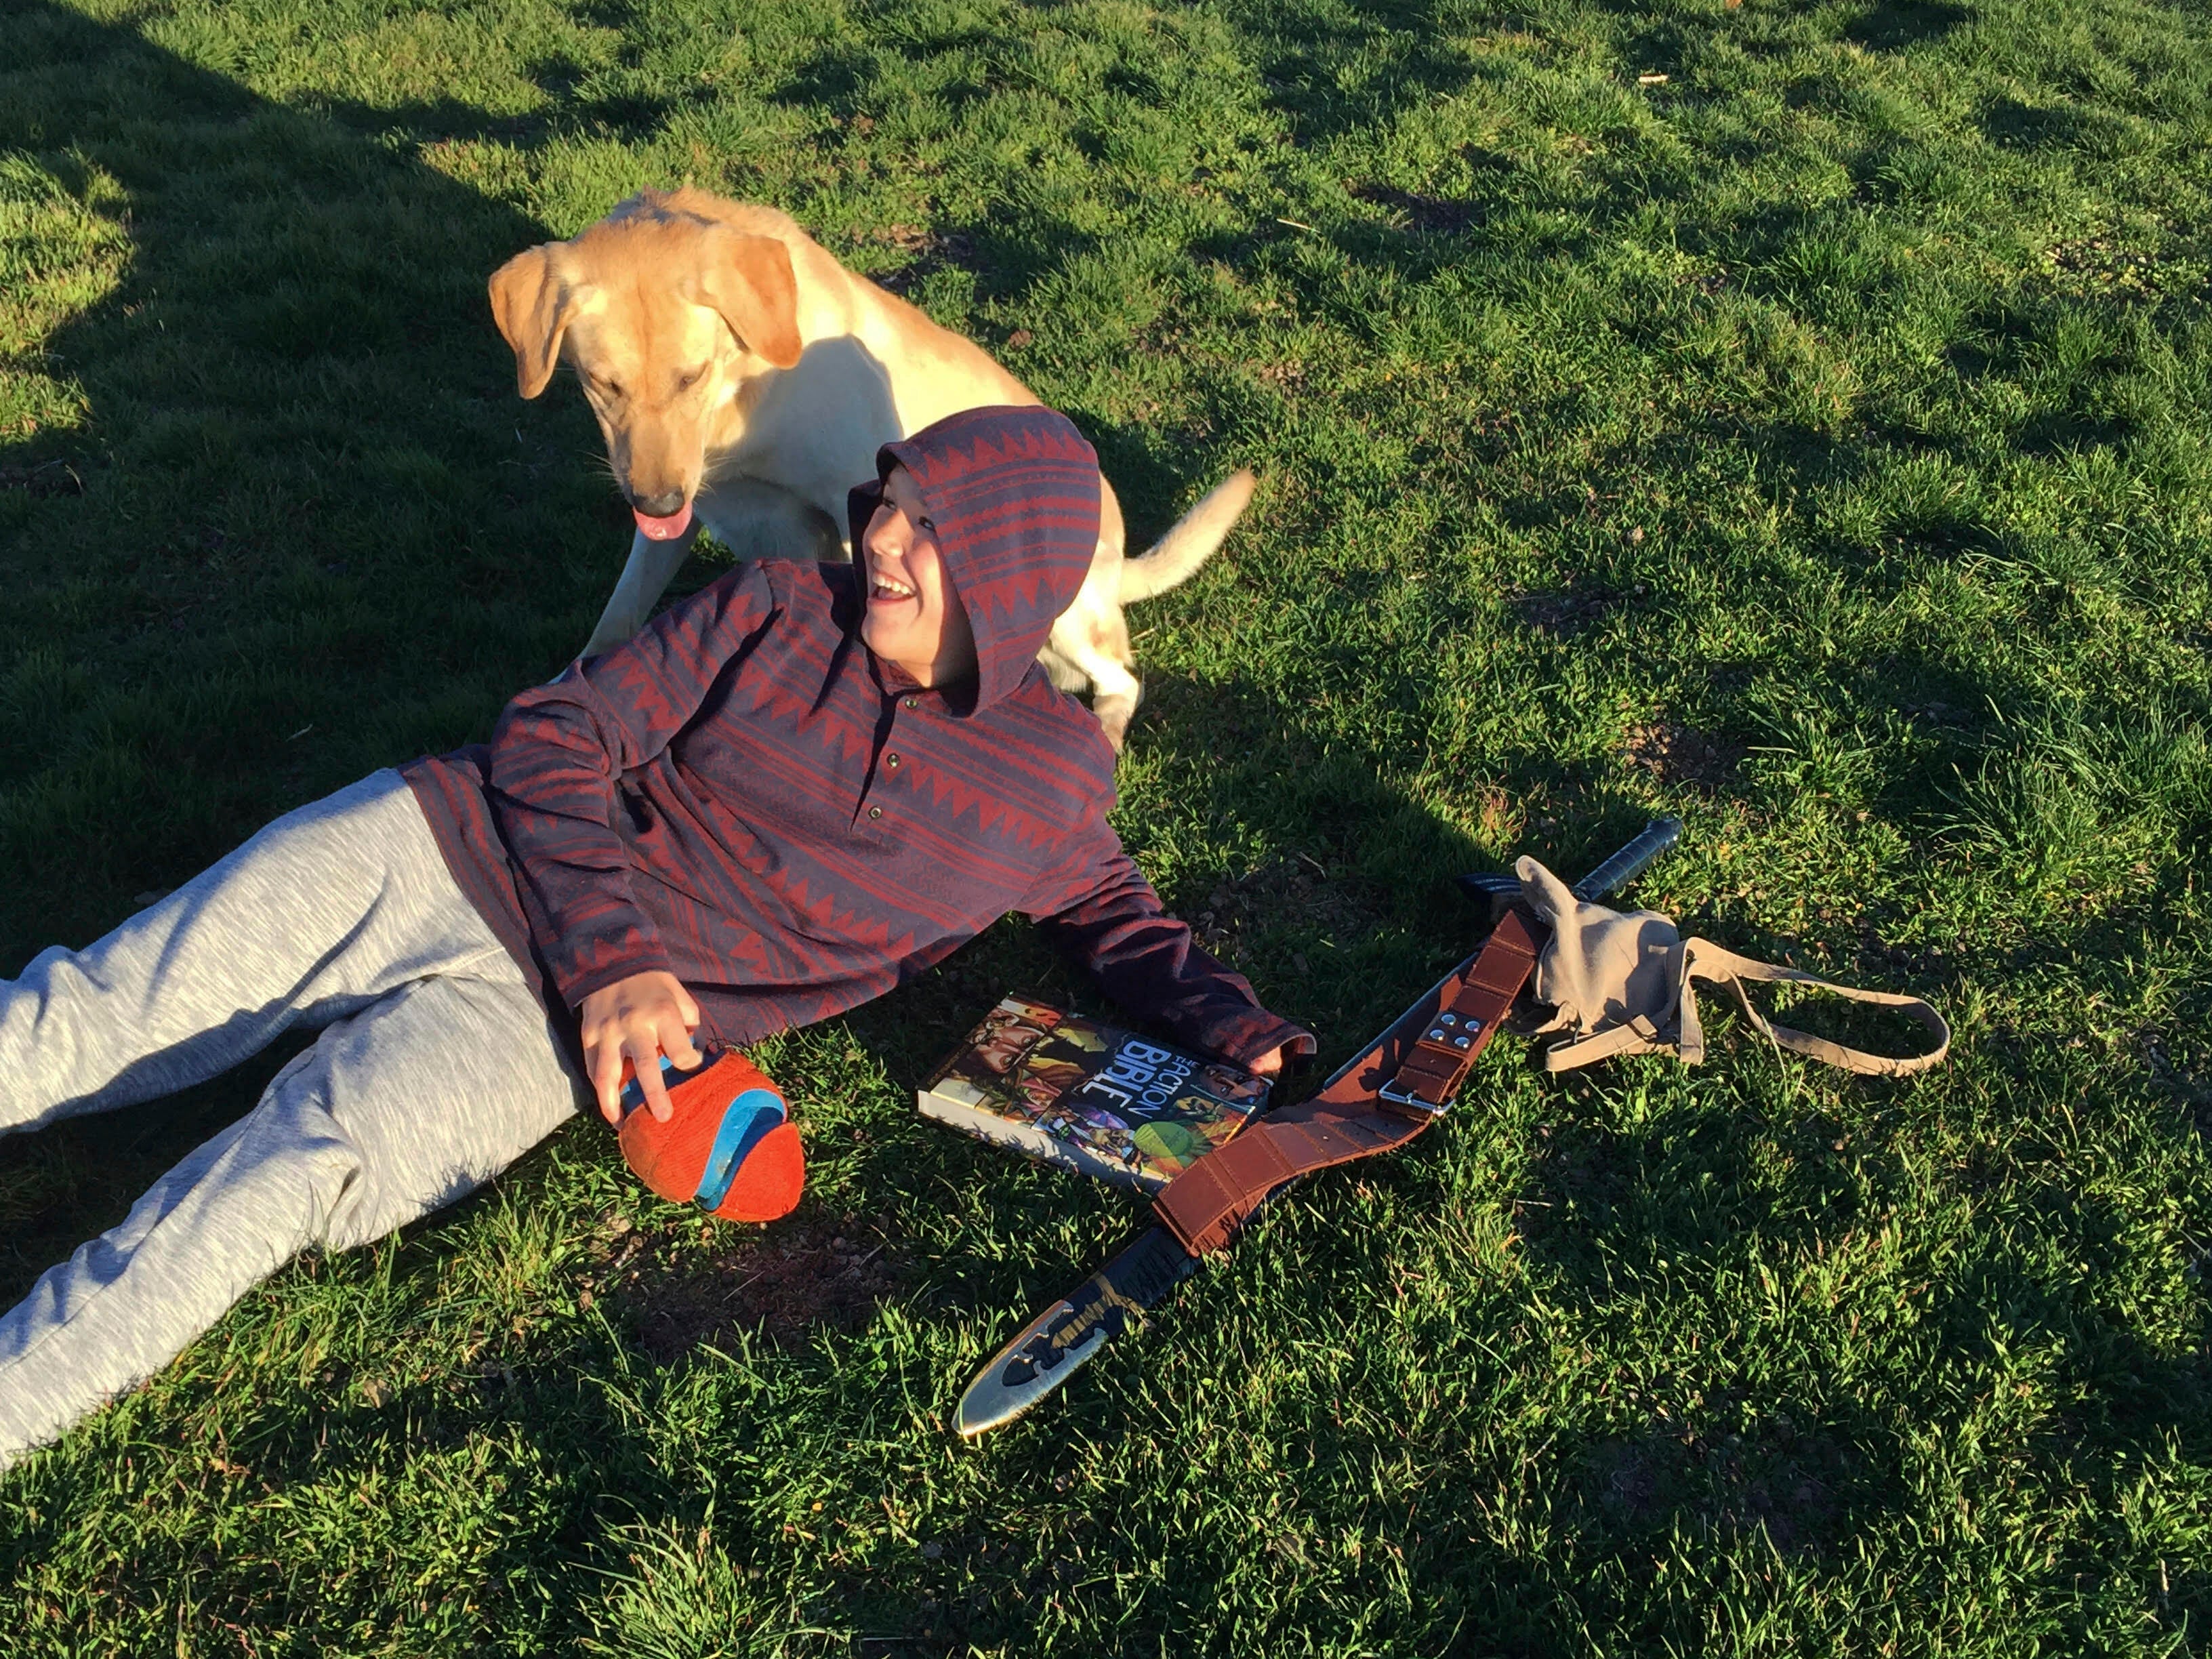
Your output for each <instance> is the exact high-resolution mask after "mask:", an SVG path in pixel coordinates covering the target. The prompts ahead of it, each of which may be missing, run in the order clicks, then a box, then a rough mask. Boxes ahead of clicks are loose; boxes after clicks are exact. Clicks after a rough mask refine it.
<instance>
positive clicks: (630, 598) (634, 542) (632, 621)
mask: <svg viewBox="0 0 2212 1659" xmlns="http://www.w3.org/2000/svg"><path fill="white" fill-rule="evenodd" d="M698 535H699V521H698V520H697V519H696V518H695V519H693V520H692V521H691V525H690V528H689V529H687V530H686V531H684V533H683V534H682V535H680V536H678V537H676V538H673V539H671V540H669V541H665V542H657V541H654V540H653V539H652V538H650V537H648V536H647V535H646V533H645V532H643V531H639V532H636V534H635V535H634V536H632V537H631V538H630V544H629V563H627V564H625V565H624V566H623V573H622V580H620V581H617V583H616V584H615V591H614V594H613V596H612V597H611V598H610V599H608V600H607V608H606V609H605V611H601V612H599V626H598V627H596V628H594V629H592V637H591V638H590V639H589V640H588V641H586V642H585V645H584V648H583V650H582V651H581V652H580V653H578V654H579V655H580V656H586V657H596V656H598V655H599V653H601V652H602V651H611V650H613V649H614V648H615V647H617V646H618V645H620V644H621V643H622V642H623V641H624V640H627V639H628V638H629V636H630V635H633V634H635V633H636V632H637V630H638V629H641V628H642V627H644V626H645V624H646V620H647V618H648V617H651V616H652V615H653V606H654V605H658V604H659V602H660V596H661V595H662V594H663V593H665V592H667V591H668V584H669V583H670V582H671V581H672V580H675V578H676V573H677V572H678V570H680V569H682V568H683V566H684V560H685V559H687V558H689V557H690V554H691V544H692V543H693V542H694V541H696V539H698Z"/></svg>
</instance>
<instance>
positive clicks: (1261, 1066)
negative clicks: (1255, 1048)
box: [1244, 1042, 1291, 1077]
mask: <svg viewBox="0 0 2212 1659" xmlns="http://www.w3.org/2000/svg"><path fill="white" fill-rule="evenodd" d="M1290 1051H1291V1045H1290V1044H1289V1043H1287V1042H1286V1043H1285V1044H1284V1045H1283V1046H1282V1047H1281V1048H1271V1049H1269V1050H1268V1051H1267V1053H1266V1054H1262V1055H1261V1056H1260V1058H1259V1059H1257V1060H1254V1061H1253V1062H1252V1063H1251V1064H1250V1065H1249V1066H1246V1067H1245V1068H1244V1069H1245V1070H1247V1071H1248V1072H1249V1073H1252V1075H1253V1076H1254V1077H1273V1076H1275V1075H1277V1074H1278V1073H1280V1072H1281V1071H1282V1069H1283V1056H1284V1055H1285V1054H1288V1053H1290Z"/></svg>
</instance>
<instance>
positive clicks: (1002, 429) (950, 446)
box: [847, 407, 1100, 708]
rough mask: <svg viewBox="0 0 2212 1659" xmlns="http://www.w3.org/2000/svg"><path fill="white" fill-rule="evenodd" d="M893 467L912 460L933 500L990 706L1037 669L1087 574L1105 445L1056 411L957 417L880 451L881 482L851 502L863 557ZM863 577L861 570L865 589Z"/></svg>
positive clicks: (979, 699) (979, 701)
mask: <svg viewBox="0 0 2212 1659" xmlns="http://www.w3.org/2000/svg"><path fill="white" fill-rule="evenodd" d="M893 467H903V468H905V469H906V471H907V472H908V475H909V476H910V477H912V479H913V481H914V483H915V486H916V488H917V489H918V490H919V492H920V494H921V499H922V501H923V504H924V505H925V507H927V512H928V516H929V518H930V520H931V521H932V523H933V527H934V530H935V532H936V538H937V544H938V549H939V554H940V556H942V558H943V560H944V563H945V574H946V576H947V577H949V578H950V579H951V583H952V586H953V589H954V592H955V593H956V594H957V598H958V602H959V604H960V605H961V606H962V608H963V610H964V611H966V613H967V618H968V626H969V630H970V631H971V632H972V633H973V634H974V635H975V663H976V670H977V677H978V684H977V687H976V694H975V707H976V708H987V707H989V706H990V705H991V704H992V703H994V702H997V701H998V700H999V699H1000V698H1001V697H1003V696H1006V694H1007V693H1008V692H1010V691H1012V690H1013V689H1014V688H1015V687H1016V686H1018V685H1019V684H1021V683H1022V680H1023V678H1024V676H1025V675H1027V674H1028V673H1029V672H1030V670H1031V669H1032V668H1033V667H1035V666H1036V653H1037V652H1038V650H1039V649H1040V648H1041V647H1042V646H1043V644H1044V641H1045V635H1048V634H1049V633H1050V632H1051V631H1052V625H1053V623H1054V622H1055V621H1057V620H1058V619H1059V617H1060V613H1061V612H1062V611H1066V609H1067V607H1068V606H1069V605H1073V603H1074V602H1075V596H1076V593H1077V592H1078V591H1079V589H1080V588H1081V587H1082V586H1083V579H1084V578H1085V576H1086V575H1087V574H1090V570H1091V556H1092V554H1093V553H1094V551H1095V550H1097V545H1098V503H1099V495H1100V481H1099V477H1098V456H1097V452H1096V451H1095V450H1093V449H1092V448H1091V446H1090V444H1089V443H1088V442H1086V441H1085V439H1084V436H1083V435H1082V434H1081V433H1080V432H1078V431H1077V430H1076V429H1075V425H1074V423H1073V422H1071V421H1070V420H1069V419H1068V418H1067V416H1065V415H1062V414H1060V412H1059V411H1058V410H1050V409H1042V408H1036V407H1006V408H994V409H971V410H966V411H964V412H963V413H961V414H958V415H949V416H946V417H945V419H943V420H941V421H939V422H937V423H936V424H935V425H934V426H930V427H925V428H923V429H922V430H921V431H920V432H917V433H915V435H913V436H912V437H910V438H904V439H902V440H900V441H898V442H896V443H889V444H885V445H884V447H882V448H881V449H880V450H878V452H877V453H876V474H877V477H876V481H875V482H874V483H868V484H862V485H860V487H858V488H856V489H854V491H853V492H852V495H851V496H850V498H849V500H848V503H847V511H848V513H849V514H850V516H851V520H852V527H853V551H854V557H855V559H860V558H861V557H862V554H861V547H862V544H863V541H864V539H865V538H866V533H867V528H868V522H869V520H870V519H871V518H872V516H873V515H874V513H875V509H876V505H877V503H878V501H880V500H881V499H882V497H883V480H884V478H885V477H889V476H890V471H891V469H892V468H893ZM865 585H866V577H865V574H864V575H863V589H864V592H865ZM1038 671H1039V672H1042V669H1039V670H1038Z"/></svg>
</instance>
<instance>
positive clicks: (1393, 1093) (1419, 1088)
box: [1152, 908, 1549, 1255]
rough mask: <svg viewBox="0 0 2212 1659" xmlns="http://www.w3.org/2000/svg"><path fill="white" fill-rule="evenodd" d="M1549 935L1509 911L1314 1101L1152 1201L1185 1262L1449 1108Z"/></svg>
mask: <svg viewBox="0 0 2212 1659" xmlns="http://www.w3.org/2000/svg"><path fill="white" fill-rule="evenodd" d="M1548 932H1549V930H1548V929H1547V928H1546V927H1545V926H1544V925H1543V924H1542V923H1541V922H1540V921H1537V920H1536V919H1535V918H1534V916H1533V915H1529V914H1528V913H1527V912H1526V911H1523V910H1522V909H1519V908H1514V909H1511V910H1509V911H1507V912H1506V913H1505V917H1504V920H1503V921H1500V922H1499V923H1498V926H1497V927H1496V928H1495V929H1493V930H1492V933H1491V935H1490V937H1489V939H1487V940H1486V941H1485V942H1484V944H1483V946H1482V948H1481V949H1480V951H1476V952H1475V953H1474V955H1473V956H1471V957H1468V959H1467V960H1466V961H1464V962H1462V963H1460V965H1459V966H1458V967H1457V968H1455V969H1453V970H1452V971H1451V972H1450V973H1449V974H1448V975H1445V976H1444V977H1443V980H1442V981H1439V982H1438V983H1437V986H1436V987H1435V988H1434V989H1433V990H1431V992H1430V994H1428V995H1427V996H1426V997H1424V998H1423V999H1422V1000H1420V1001H1419V1002H1417V1003H1415V1004H1414V1005H1413V1006H1412V1007H1411V1008H1409V1009H1407V1011H1406V1012H1405V1013H1404V1014H1402V1015H1401V1016H1400V1017H1399V1018H1398V1020H1397V1023H1396V1024H1394V1025H1392V1026H1391V1027H1390V1029H1389V1030H1387V1031H1385V1032H1383V1035H1382V1036H1379V1037H1377V1038H1376V1040H1375V1042H1374V1043H1373V1045H1372V1046H1370V1048H1368V1049H1367V1051H1366V1052H1365V1053H1364V1054H1360V1055H1358V1056H1357V1057H1356V1058H1355V1059H1353V1060H1352V1062H1351V1063H1350V1064H1349V1065H1347V1066H1344V1067H1343V1068H1342V1069H1341V1070H1340V1071H1339V1072H1338V1073H1336V1075H1335V1076H1334V1077H1333V1078H1331V1079H1329V1080H1328V1084H1327V1085H1324V1086H1323V1088H1322V1091H1321V1092H1320V1093H1319V1094H1316V1095H1315V1096H1314V1097H1312V1098H1311V1099H1310V1100H1304V1101H1301V1102H1299V1103H1298V1104H1297V1105H1295V1106H1285V1107H1284V1108H1283V1109H1281V1110H1279V1111H1274V1112H1270V1113H1268V1114H1267V1115H1266V1116H1264V1117H1262V1118H1261V1120H1260V1121H1258V1122H1257V1123H1255V1124H1254V1125H1252V1127H1250V1128H1249V1129H1247V1130H1245V1131H1244V1133H1242V1134H1240V1135H1238V1136H1237V1139H1234V1140H1232V1141H1231V1142H1230V1143H1229V1144H1228V1145H1227V1146H1224V1147H1223V1148H1221V1150H1220V1151H1218V1152H1209V1153H1207V1154H1206V1157H1204V1158H1200V1159H1199V1161H1198V1162H1197V1163H1195V1164H1192V1165H1191V1166H1190V1167H1189V1168H1188V1170H1184V1171H1183V1172H1182V1174H1181V1175H1179V1176H1176V1178H1175V1179H1174V1180H1173V1181H1171V1182H1169V1183H1168V1184H1167V1186H1166V1187H1165V1188H1163V1189H1162V1191H1161V1193H1160V1195H1159V1196H1158V1198H1156V1199H1154V1200H1152V1213H1153V1214H1154V1216H1156V1217H1157V1218H1158V1220H1159V1222H1160V1224H1161V1225H1163V1226H1164V1227H1165V1228H1167V1230H1168V1231H1170V1232H1171V1233H1173V1234H1174V1235H1175V1236H1176V1238H1177V1239H1179V1240H1181V1241H1182V1246H1183V1248H1184V1249H1187V1250H1188V1251H1189V1252H1190V1253H1191V1254H1192V1255H1206V1253H1207V1252H1209V1251H1212V1250H1218V1249H1221V1248H1222V1246H1224V1245H1225V1244H1226V1243H1228V1242H1229V1241H1230V1239H1231V1238H1232V1237H1235V1235H1236V1232H1237V1229H1238V1228H1239V1227H1241V1226H1242V1225H1243V1224H1244V1222H1245V1220H1246V1219H1247V1218H1249V1216H1250V1215H1251V1213H1252V1212H1254V1211H1255V1210H1256V1209H1258V1208H1259V1207H1260V1206H1261V1203H1262V1202H1263V1201H1264V1200H1266V1198H1267V1194H1270V1193H1272V1192H1273V1191H1274V1190H1275V1189H1276V1188H1279V1187H1280V1186H1282V1185H1283V1184H1284V1183H1285V1182H1291V1181H1295V1180H1297V1178H1298V1177H1299V1176H1306V1175H1311V1174H1312V1173H1313V1172H1314V1171H1315V1170H1326V1169H1328V1168H1329V1167H1330V1166H1332V1165H1333V1164H1349V1163H1351V1162H1352V1160H1353V1159H1355V1158H1372V1157H1374V1156H1375V1155H1376V1153H1377V1152H1393V1151H1395V1150H1396V1149H1397V1148H1398V1147H1400V1146H1404V1145H1405V1144H1406V1143H1407V1141H1409V1140H1411V1139H1413V1137H1414V1136H1415V1135H1418V1134H1419V1133H1421V1131H1422V1130H1424V1129H1425V1128H1427V1127H1429V1125H1430V1124H1431V1123H1432V1122H1434V1121H1436V1120H1437V1117H1438V1116H1440V1115H1442V1114H1443V1112H1444V1110H1445V1109H1447V1108H1448V1107H1449V1106H1450V1104H1451V1103H1452V1099H1453V1097H1454V1096H1455V1095H1456V1094H1457V1093H1458V1092H1459V1087H1460V1085H1461V1084H1462V1083H1463V1082H1465V1081H1466V1080H1467V1074H1468V1068H1469V1067H1471V1066H1473V1065H1474V1062H1475V1060H1476V1058H1477V1057H1478V1056H1480V1054H1481V1053H1482V1051H1483V1050H1484V1049H1485V1048H1487V1047H1488V1046H1489V1044H1490V1039H1491V1038H1492V1036H1496V1035H1497V1033H1498V1024H1499V1023H1500V1022H1501V1021H1502V1020H1504V1018H1505V1016H1506V1014H1507V1013H1508V1012H1510V1010H1511V1008H1512V1006H1513V1000H1514V999H1515V998H1516V997H1517V996H1519V995H1520V994H1521V987H1522V986H1523V985H1524V984H1526V983H1527V982H1528V975H1529V974H1530V973H1531V972H1532V971H1533V970H1534V968H1535V965H1536V953H1537V952H1538V951H1541V949H1542V948H1543V944H1544V939H1545V938H1546V936H1547V933H1548Z"/></svg>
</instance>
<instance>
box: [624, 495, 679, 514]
mask: <svg viewBox="0 0 2212 1659" xmlns="http://www.w3.org/2000/svg"><path fill="white" fill-rule="evenodd" d="M629 504H630V505H631V506H632V507H635V508H636V509H637V510H638V511H639V512H641V513H644V514H645V516H646V517H647V518H648V519H665V518H666V517H667V516H668V515H669V514H670V513H676V512H679V511H681V510H682V508H683V506H684V492H683V491H682V490H680V489H664V490H662V491H661V492H660V493H659V495H633V496H631V497H630V498H629Z"/></svg>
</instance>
